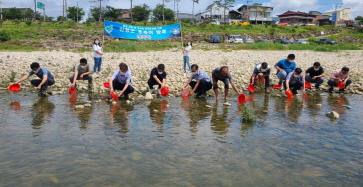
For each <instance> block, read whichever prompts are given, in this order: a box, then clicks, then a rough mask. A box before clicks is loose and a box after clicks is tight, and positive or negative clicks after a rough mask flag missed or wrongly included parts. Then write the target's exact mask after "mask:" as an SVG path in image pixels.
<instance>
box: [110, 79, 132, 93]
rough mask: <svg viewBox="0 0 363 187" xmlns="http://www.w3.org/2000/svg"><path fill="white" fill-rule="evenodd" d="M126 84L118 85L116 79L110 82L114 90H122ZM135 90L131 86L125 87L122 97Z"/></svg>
mask: <svg viewBox="0 0 363 187" xmlns="http://www.w3.org/2000/svg"><path fill="white" fill-rule="evenodd" d="M125 85H126V84H121V83H119V82H118V81H117V80H116V79H115V80H113V81H112V87H113V89H114V90H123V89H124V87H125ZM134 91H135V89H134V87H132V86H131V85H129V86H127V88H126V90H125V92H124V95H128V94H129V93H132V92H134Z"/></svg>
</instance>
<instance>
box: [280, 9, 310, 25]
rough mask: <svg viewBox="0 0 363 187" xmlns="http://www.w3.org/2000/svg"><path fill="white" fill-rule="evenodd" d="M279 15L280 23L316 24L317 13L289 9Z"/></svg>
mask: <svg viewBox="0 0 363 187" xmlns="http://www.w3.org/2000/svg"><path fill="white" fill-rule="evenodd" d="M277 16H278V17H279V20H280V23H279V24H296V23H300V24H314V21H315V19H316V16H317V15H314V14H309V13H305V12H299V11H297V12H294V11H287V12H285V13H283V14H280V15H277Z"/></svg>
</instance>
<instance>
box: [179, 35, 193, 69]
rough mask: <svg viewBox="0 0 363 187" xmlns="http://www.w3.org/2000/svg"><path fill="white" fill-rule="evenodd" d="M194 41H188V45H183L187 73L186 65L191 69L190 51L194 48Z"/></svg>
mask: <svg viewBox="0 0 363 187" xmlns="http://www.w3.org/2000/svg"><path fill="white" fill-rule="evenodd" d="M192 46H193V43H192V41H191V40H189V41H188V43H187V46H186V47H183V48H182V49H183V59H184V73H186V65H188V68H189V71H190V51H191V50H192Z"/></svg>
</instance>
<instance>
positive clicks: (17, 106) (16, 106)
mask: <svg viewBox="0 0 363 187" xmlns="http://www.w3.org/2000/svg"><path fill="white" fill-rule="evenodd" d="M10 108H11V109H12V110H14V111H20V109H21V105H20V103H19V102H16V101H15V102H12V103H10Z"/></svg>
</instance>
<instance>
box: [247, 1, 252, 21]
mask: <svg viewBox="0 0 363 187" xmlns="http://www.w3.org/2000/svg"><path fill="white" fill-rule="evenodd" d="M246 2H247V18H248V21H249V20H250V15H249V14H248V13H249V10H248V3H252V2H253V1H248V0H247V1H246Z"/></svg>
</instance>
